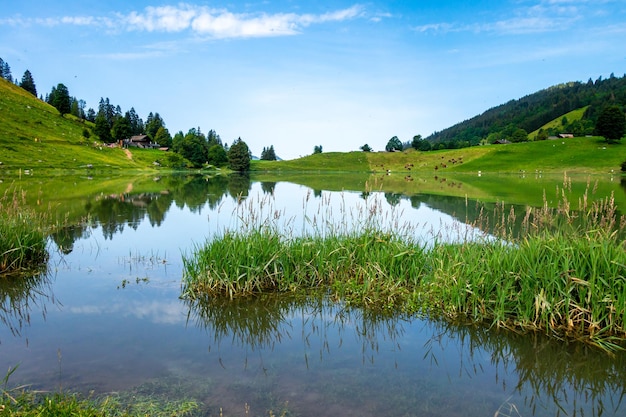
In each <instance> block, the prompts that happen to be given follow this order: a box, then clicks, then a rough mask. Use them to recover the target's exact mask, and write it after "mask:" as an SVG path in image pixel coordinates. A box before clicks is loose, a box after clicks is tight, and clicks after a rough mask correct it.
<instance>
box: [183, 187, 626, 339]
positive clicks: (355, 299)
mask: <svg viewBox="0 0 626 417" xmlns="http://www.w3.org/2000/svg"><path fill="white" fill-rule="evenodd" d="M557 192H559V193H560V194H561V195H562V201H561V203H560V204H559V205H558V207H556V208H550V207H549V206H548V204H547V202H546V203H545V204H544V205H543V206H542V207H538V208H533V207H528V208H527V209H526V211H525V213H524V215H523V217H522V218H521V221H520V219H519V218H518V215H517V214H516V213H515V212H514V211H513V210H512V209H511V210H510V211H507V209H506V207H505V206H504V204H502V205H496V208H495V209H494V211H493V212H492V213H482V214H481V216H479V218H478V220H477V221H476V222H474V223H472V224H471V226H472V227H470V228H468V227H461V226H458V227H456V228H453V229H452V230H448V233H452V232H456V233H457V238H456V239H449V237H446V236H443V235H442V233H441V232H440V231H439V232H434V231H433V232H432V233H433V235H432V236H431V239H430V240H429V241H428V240H424V239H422V240H418V239H417V238H416V237H415V234H412V232H414V231H415V226H412V225H399V224H398V223H397V221H395V220H394V221H391V222H390V221H388V220H389V219H390V218H391V219H395V218H396V217H395V216H387V214H385V213H383V212H381V210H380V205H378V204H377V203H375V202H374V203H366V207H365V208H364V209H357V210H356V215H354V213H355V212H352V211H350V212H348V211H345V212H342V213H340V214H341V216H340V217H339V218H340V219H342V220H341V221H340V222H339V224H337V223H333V222H332V221H331V220H330V218H331V217H332V216H326V215H324V214H323V213H322V215H319V216H318V217H316V218H313V220H311V219H310V218H308V217H307V219H308V220H309V222H308V223H307V224H306V225H305V226H307V227H306V228H305V229H306V232H304V233H302V234H300V235H298V236H293V235H290V234H289V233H292V232H293V229H289V228H287V229H286V228H285V227H278V226H277V220H278V219H279V218H280V213H277V212H275V211H274V212H272V211H271V210H270V213H273V214H272V215H270V216H269V217H268V216H260V215H259V213H258V212H254V210H255V206H254V205H253V204H252V203H248V204H249V205H248V209H251V210H252V211H253V214H252V215H250V216H248V217H245V216H240V219H243V220H242V221H241V223H240V224H239V229H237V230H226V231H225V232H224V233H222V234H221V235H219V236H216V237H215V238H214V239H212V240H210V241H207V243H206V244H205V245H203V246H198V247H196V248H195V252H194V254H193V255H192V256H184V259H183V262H184V277H183V297H185V298H189V299H195V298H197V297H200V296H202V295H206V294H212V295H217V296H225V297H227V298H230V299H232V298H235V297H239V296H249V295H253V294H259V293H264V292H290V291H300V290H306V289H310V288H322V289H326V290H327V291H329V295H330V297H332V298H335V299H341V300H342V301H344V302H346V303H348V304H356V305H360V306H364V307H367V308H374V309H379V310H394V311H402V312H405V313H416V312H423V313H427V314H429V315H434V316H443V317H445V318H447V319H449V320H456V321H458V320H461V321H464V322H471V323H488V324H490V325H492V326H495V327H500V328H507V329H513V330H516V331H526V332H528V331H541V332H545V333H547V334H550V335H552V336H555V337H557V338H568V339H576V340H583V341H586V342H589V343H591V344H594V345H596V346H599V347H601V348H603V349H606V350H612V349H617V348H619V344H620V343H621V342H622V341H624V340H625V339H626V325H625V322H626V320H625V319H626V251H625V247H624V243H623V236H624V231H625V230H626V220H625V218H624V216H621V217H618V214H617V213H618V212H617V208H616V206H615V203H614V199H613V198H612V196H611V197H608V198H606V199H603V200H597V201H594V202H589V198H588V197H587V194H585V195H584V196H583V197H582V198H581V200H580V201H579V207H578V209H577V210H573V209H572V208H571V204H570V202H569V201H568V200H567V198H566V195H567V193H566V188H565V187H564V188H563V189H560V190H557ZM545 200H546V199H545V198H544V201H545ZM260 207H262V205H260ZM305 212H306V210H305ZM318 213H320V211H318ZM353 215H354V216H353ZM351 216H353V217H351ZM347 218H350V219H351V220H350V221H347V220H346V219H347ZM288 224H289V225H290V227H292V222H288ZM478 229H480V230H483V232H484V233H475V231H476V230H478ZM468 230H470V231H472V232H471V233H468V232H467V231H468Z"/></svg>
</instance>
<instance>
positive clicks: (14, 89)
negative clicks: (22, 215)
mask: <svg viewBox="0 0 626 417" xmlns="http://www.w3.org/2000/svg"><path fill="white" fill-rule="evenodd" d="M91 127H92V126H91V125H90V123H89V122H85V121H81V120H78V119H76V118H74V117H73V116H70V115H66V116H61V115H60V113H59V112H58V111H57V109H55V108H54V107H52V106H50V105H49V104H47V103H44V102H42V101H41V100H39V99H37V98H36V97H34V96H33V95H31V94H30V93H28V92H27V91H26V90H24V89H22V88H20V87H18V86H16V85H14V84H13V83H11V82H8V81H6V80H4V79H0V148H1V149H2V152H1V153H0V172H2V171H5V172H6V171H12V170H19V171H26V170H29V171H32V170H37V169H69V170H78V169H80V170H84V169H86V168H87V167H89V169H93V170H119V169H147V168H151V167H152V163H153V162H154V161H155V160H156V159H157V158H158V157H159V154H158V153H156V152H158V151H147V150H146V151H143V150H137V151H135V150H133V152H132V153H129V152H125V151H124V150H123V149H119V148H108V147H104V146H101V145H100V144H98V143H96V142H94V141H93V140H90V139H88V138H87V137H86V136H90V133H88V132H90V130H91Z"/></svg>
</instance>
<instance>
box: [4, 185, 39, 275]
mask: <svg viewBox="0 0 626 417" xmlns="http://www.w3.org/2000/svg"><path fill="white" fill-rule="evenodd" d="M24 198H25V196H24V193H18V192H13V193H8V192H7V193H5V194H4V195H3V196H2V197H1V198H0V275H2V274H5V273H13V272H19V271H24V270H29V269H32V268H36V267H37V266H39V265H41V264H43V263H45V262H46V260H47V258H48V252H47V250H46V233H45V230H44V226H43V225H44V222H43V221H42V215H41V214H36V213H35V212H34V211H33V210H31V209H30V208H28V207H27V206H26V205H25V204H24Z"/></svg>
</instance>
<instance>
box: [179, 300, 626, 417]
mask: <svg viewBox="0 0 626 417" xmlns="http://www.w3.org/2000/svg"><path fill="white" fill-rule="evenodd" d="M186 306H187V308H188V323H189V324H194V325H195V326H196V327H198V328H200V329H202V330H203V331H204V332H205V333H206V334H207V335H208V336H209V339H210V342H209V344H210V347H211V346H212V347H214V348H217V349H216V350H218V351H224V352H227V351H230V349H232V348H233V347H236V348H238V349H240V350H242V351H245V352H258V351H274V350H278V351H281V345H285V344H289V343H295V344H296V345H300V348H297V347H296V348H293V347H292V348H291V350H292V351H293V350H295V351H299V352H301V357H300V359H299V360H300V362H301V363H304V365H305V367H306V369H307V370H308V371H309V372H311V371H314V370H315V367H314V368H311V360H313V359H315V362H316V363H317V364H318V365H316V367H317V366H321V365H319V363H322V362H324V361H328V362H329V365H328V367H329V368H331V369H332V368H334V367H336V366H337V363H338V362H337V360H338V359H337V357H344V356H345V355H347V356H346V357H350V356H351V355H353V354H354V353H356V352H359V353H360V357H361V363H362V365H364V366H367V367H370V366H374V367H375V368H374V369H378V370H377V371H376V372H377V374H376V375H377V379H380V380H381V381H385V380H387V379H388V378H389V377H392V378H394V380H395V382H394V386H393V388H392V390H393V392H390V391H389V390H390V387H380V389H381V390H383V391H384V395H383V396H385V395H387V396H390V397H388V398H393V401H392V402H385V401H384V400H383V401H382V402H381V403H378V405H377V407H381V408H380V411H381V412H384V413H385V415H403V414H402V412H401V411H402V410H412V413H410V414H406V415H449V414H448V413H449V412H450V413H451V414H454V413H455V412H458V410H457V411H454V410H452V409H446V408H445V407H442V408H441V409H439V410H436V411H433V410H431V412H430V413H427V414H422V413H424V412H426V411H427V408H428V407H432V403H430V404H429V405H428V406H427V403H428V401H433V398H428V399H426V398H424V397H423V395H425V394H424V393H420V392H415V388H416V386H421V385H422V384H423V382H422V378H425V379H426V380H428V381H431V382H432V384H434V385H435V386H436V385H437V384H440V383H441V379H442V377H443V378H445V379H447V380H448V383H447V384H445V387H439V389H440V390H443V391H439V392H437V394H436V395H437V396H440V397H442V398H447V399H448V400H449V401H450V402H451V403H455V404H457V406H458V404H462V403H463V402H464V401H465V402H467V401H470V402H471V403H472V407H475V406H476V403H478V402H481V401H484V402H485V404H483V407H484V408H482V409H481V410H482V411H480V412H477V411H476V410H474V411H472V412H469V410H466V411H467V412H466V413H465V414H462V415H495V414H499V415H507V413H508V414H509V415H532V416H548V415H550V416H554V415H563V416H571V415H591V416H602V415H619V414H620V412H621V411H623V405H622V401H623V397H624V394H625V391H626V387H625V385H624V382H623V381H624V380H626V379H625V378H626V356H625V355H623V354H620V355H618V356H617V357H614V358H611V357H608V356H607V355H604V354H598V352H597V351H595V350H593V349H591V348H589V347H587V346H584V345H579V344H573V345H569V346H568V345H566V346H564V345H563V344H562V343H557V342H555V341H554V340H550V339H548V338H547V337H544V336H543V335H534V336H533V335H531V336H527V335H525V336H520V335H515V334H510V333H508V332H507V333H499V332H494V331H493V329H488V328H484V327H467V326H459V325H454V324H450V323H446V322H438V321H434V322H432V321H422V320H420V319H418V318H415V317H413V318H408V317H404V316H397V315H389V314H387V315H381V314H377V313H375V312H371V311H364V310H361V309H346V308H344V307H342V306H340V305H337V304H334V303H332V302H330V301H329V300H327V299H325V298H324V297H323V296H313V297H304V298H300V297H291V296H264V297H253V298H247V299H238V300H234V301H227V300H221V299H215V298H206V299H204V300H198V301H194V302H190V301H187V302H186ZM420 335H421V336H424V337H420ZM341 351H344V352H343V353H341ZM265 362H269V361H267V360H266V361H263V363H262V364H261V365H260V366H261V367H262V368H263V371H264V372H265V373H266V374H267V373H268V372H269V373H270V374H269V375H267V376H268V377H271V371H268V367H269V365H268V364H267V363H265ZM339 363H342V362H341V361H340V362H339ZM245 366H246V367H247V366H248V357H247V354H246V358H245ZM285 366H287V367H288V368H290V369H291V371H290V372H292V373H298V371H297V369H298V366H297V365H294V364H293V363H291V364H290V365H285ZM390 367H392V368H393V369H395V371H394V372H392V374H391V375H389V372H390V369H389V368H390ZM273 370H274V371H275V372H278V370H276V369H273ZM283 372H285V370H283ZM326 372H327V373H328V374H325V378H327V379H328V380H327V382H326V383H327V384H331V385H332V384H334V383H335V382H331V381H332V380H333V376H332V374H333V372H335V371H333V370H328V371H326ZM352 374H353V380H352V381H351V386H352V387H353V388H348V387H346V386H343V387H341V388H339V387H337V386H335V389H342V390H344V391H343V392H344V393H346V395H357V396H359V397H363V395H364V394H363V393H359V394H357V393H350V391H346V390H349V389H355V388H354V387H359V386H360V385H361V384H366V385H367V387H363V386H361V387H360V388H358V389H362V390H365V392H369V391H368V390H369V389H371V388H369V387H370V386H371V385H372V381H371V380H370V381H369V382H365V381H359V379H360V378H361V377H362V375H361V372H359V371H357V370H356V369H354V368H352ZM299 375H301V378H305V379H307V378H310V376H306V375H305V374H299ZM368 375H369V373H368ZM393 375H395V376H393ZM368 378H369V377H368ZM398 381H402V383H400V384H398ZM376 385H377V384H376ZM383 385H384V384H383ZM398 385H399V386H398ZM274 389H275V390H277V391H280V388H277V387H275V388H274ZM316 389H320V388H316ZM456 390H459V391H458V392H457V391H456ZM435 392H436V391H435ZM460 393H462V394H460ZM367 395H369V394H365V396H367ZM371 395H373V396H374V395H378V394H371ZM381 395H382V394H381ZM428 395H435V394H433V393H430V394H428ZM467 395H471V396H475V397H476V398H473V399H472V400H469V399H468V398H467V397H466V396H467ZM372 398H373V397H372ZM372 398H370V400H372ZM292 401H296V400H292ZM343 401H344V402H345V401H346V400H345V399H344V400H343ZM354 406H355V407H356V405H354ZM384 410H386V411H384ZM353 411H354V410H353ZM485 412H487V413H488V414H481V413H485ZM516 412H517V413H519V414H516ZM510 413H512V414H510ZM305 414H306V413H305ZM312 415H314V414H312ZM372 415H376V414H375V413H374V414H372Z"/></svg>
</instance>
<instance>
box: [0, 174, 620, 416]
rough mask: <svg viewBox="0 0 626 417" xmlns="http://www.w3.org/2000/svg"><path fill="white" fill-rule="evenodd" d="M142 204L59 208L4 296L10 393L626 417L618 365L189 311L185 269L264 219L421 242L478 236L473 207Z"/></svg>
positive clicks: (567, 350) (253, 198) (160, 194)
mask: <svg viewBox="0 0 626 417" xmlns="http://www.w3.org/2000/svg"><path fill="white" fill-rule="evenodd" d="M156 180H158V181H156ZM96 181H97V180H95V181H94V187H93V188H94V190H95V189H97V188H98V186H96V185H95V182H96ZM66 186H67V187H69V188H71V186H70V185H67V184H66ZM59 187H60V186H59ZM76 187H78V185H76ZM137 188H139V187H137V186H135V187H127V189H126V190H124V191H123V192H118V193H105V192H103V191H98V192H91V193H89V192H80V193H78V195H72V196H71V197H70V195H71V193H70V192H67V190H64V193H65V194H64V195H67V196H68V197H64V198H61V200H55V202H54V204H51V205H50V206H49V207H50V209H49V210H50V211H53V212H63V211H66V212H69V213H71V214H70V215H69V220H68V226H67V227H66V228H64V229H63V230H62V231H60V232H58V233H56V234H55V235H54V236H53V237H52V238H51V240H50V245H49V249H50V253H51V258H50V261H49V264H48V271H47V273H45V274H42V275H41V276H37V277H33V278H30V279H27V280H22V281H20V282H3V283H2V286H1V287H0V300H2V304H1V305H0V370H1V369H4V370H6V369H9V367H14V366H16V365H18V364H19V367H18V369H17V371H16V372H15V373H14V374H13V375H12V376H11V379H10V385H19V384H29V385H31V387H32V388H33V389H38V390H51V391H56V390H60V389H62V390H67V391H74V392H76V391H78V392H82V393H86V394H88V393H90V392H93V393H94V394H96V395H99V394H104V393H114V394H116V395H124V394H130V395H134V396H137V397H139V396H148V397H150V398H155V399H159V400H161V401H173V400H176V399H194V400H196V401H198V402H199V403H200V404H201V409H200V410H198V414H199V415H214V416H216V415H219V412H220V408H221V409H222V410H223V413H224V415H225V416H243V415H246V407H247V406H248V407H249V415H255V416H260V415H268V410H274V412H275V413H279V412H280V411H281V410H289V412H290V413H291V414H288V415H297V416H319V415H326V416H494V415H496V414H497V415H500V416H503V415H508V416H555V415H561V416H573V415H577V416H578V415H581V416H582V415H585V416H601V415H602V416H621V415H625V414H626V405H625V404H622V402H623V397H624V394H625V392H626V382H625V381H626V356H625V355H623V354H618V355H616V356H614V357H611V356H608V355H606V354H604V353H602V352H599V351H597V350H594V349H591V348H589V347H586V346H583V345H579V344H575V343H574V344H565V343H558V342H556V341H553V340H547V339H545V338H543V337H541V336H519V335H515V334H510V333H502V332H497V331H495V330H489V329H485V328H474V327H471V328H468V327H465V326H455V325H451V324H447V323H443V322H438V321H431V320H427V319H424V318H419V317H404V316H380V315H377V314H374V313H372V312H369V311H363V310H360V309H354V308H346V307H345V306H343V305H341V304H333V303H330V302H329V301H328V300H326V299H325V298H324V297H320V296H311V297H307V298H289V297H276V296H268V297H263V298H256V299H248V300H238V301H233V302H230V301H228V302H226V301H223V300H215V299H207V300H205V301H204V302H198V303H189V302H188V301H185V300H182V299H180V293H181V276H182V255H183V254H190V253H191V251H192V250H193V248H194V247H195V245H199V244H202V243H204V242H205V241H206V240H207V239H211V237H213V236H215V234H216V233H220V232H221V231H223V230H224V229H225V228H236V227H240V226H241V225H242V224H244V223H245V222H258V221H263V219H268V218H272V219H274V220H275V221H277V222H278V223H280V225H281V227H282V228H284V229H285V230H286V231H287V232H289V233H301V232H303V231H306V230H309V231H310V230H312V229H315V228H316V227H318V226H317V225H320V224H324V223H325V222H332V223H334V224H336V225H338V226H337V227H351V226H350V225H351V224H353V221H354V219H358V218H359V216H362V213H367V212H368V210H370V209H372V208H375V209H376V210H380V212H382V213H384V214H383V216H382V218H383V219H384V222H385V224H386V225H388V226H389V227H398V226H399V225H402V224H405V223H410V224H411V225H413V226H412V229H411V230H412V231H413V232H415V233H420V234H423V237H424V239H430V238H432V237H433V234H437V233H443V234H444V235H446V236H451V235H453V234H454V233H456V232H457V231H459V230H462V231H463V232H464V233H465V232H467V231H470V232H479V231H477V230H475V229H472V228H467V227H466V226H465V225H463V224H462V223H459V220H457V219H456V218H459V219H462V220H464V219H465V218H466V217H468V216H469V215H470V214H471V212H472V209H471V207H473V202H471V201H470V202H469V203H468V201H467V200H466V199H465V198H462V197H445V196H439V197H438V196H435V195H417V194H416V195H405V194H403V193H398V192H384V191H375V192H364V191H362V190H356V191H343V192H341V191H325V190H315V189H313V188H309V187H307V186H303V185H298V184H295V183H290V182H284V181H272V182H267V181H266V182H256V181H251V180H250V179H246V178H242V179H237V178H230V179H224V178H218V179H213V178H202V177H198V178H194V179H191V180H189V179H184V180H182V179H175V178H172V179H167V178H162V179H155V181H154V184H153V185H152V186H144V187H143V188H144V189H146V190H148V189H152V191H141V192H137V191H136V189H137ZM47 189H48V186H47V185H43V186H42V191H41V192H40V194H44V193H45V192H47V191H46V190H47ZM59 189H61V188H59ZM618 191H619V188H618ZM38 203H39V204H40V206H45V202H44V203H42V202H41V201H38ZM518 208H520V207H518ZM455 217H456V218H455ZM78 218H83V219H84V221H82V222H78V220H77V219H78ZM453 232H454V233H453ZM0 376H2V375H0Z"/></svg>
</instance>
